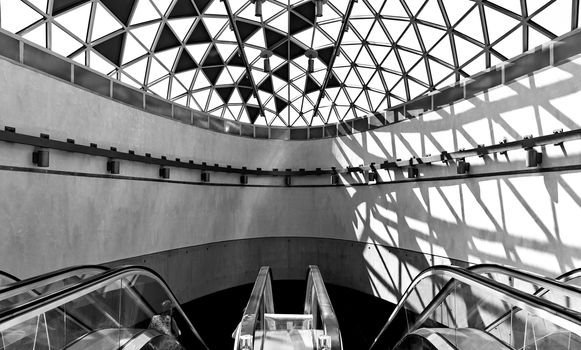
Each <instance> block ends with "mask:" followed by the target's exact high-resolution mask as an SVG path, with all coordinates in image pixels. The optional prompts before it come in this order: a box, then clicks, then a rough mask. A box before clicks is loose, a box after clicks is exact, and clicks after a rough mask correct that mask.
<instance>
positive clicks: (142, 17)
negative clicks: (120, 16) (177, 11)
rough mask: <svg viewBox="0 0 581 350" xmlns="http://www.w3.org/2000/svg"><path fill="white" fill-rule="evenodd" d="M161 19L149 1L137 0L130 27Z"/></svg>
mask: <svg viewBox="0 0 581 350" xmlns="http://www.w3.org/2000/svg"><path fill="white" fill-rule="evenodd" d="M156 19H161V17H160V15H159V13H158V12H157V10H156V9H155V7H154V6H153V5H152V4H151V2H150V1H146V0H139V1H138V2H137V5H136V7H135V10H134V12H133V16H132V17H131V22H130V23H131V25H135V24H140V23H145V22H149V21H153V20H156Z"/></svg>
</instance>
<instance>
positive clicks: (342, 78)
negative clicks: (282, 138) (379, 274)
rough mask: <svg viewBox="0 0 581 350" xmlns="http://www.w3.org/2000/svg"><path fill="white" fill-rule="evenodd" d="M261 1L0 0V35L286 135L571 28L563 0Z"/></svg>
mask: <svg viewBox="0 0 581 350" xmlns="http://www.w3.org/2000/svg"><path fill="white" fill-rule="evenodd" d="M257 1H258V2H260V1H261V0H257ZM262 1H263V3H262V4H261V5H262V9H261V10H262V11H261V12H262V14H261V16H259V17H257V16H256V15H255V14H256V5H255V4H253V3H252V2H251V1H243V0H222V1H221V0H123V1H120V0H97V1H95V0H93V1H91V0H53V1H48V0H0V27H2V28H3V29H5V30H8V31H10V32H13V33H16V34H19V35H22V36H23V37H24V38H26V39H28V40H30V41H32V42H35V43H36V44H38V45H41V46H44V47H47V48H48V49H51V50H53V51H54V52H56V53H58V54H60V55H63V56H67V57H69V58H71V59H73V60H75V61H76V62H79V63H81V64H85V65H87V66H89V67H91V68H93V69H95V70H98V71H100V72H101V73H103V74H107V75H109V76H112V77H114V78H117V79H119V80H121V81H123V82H124V83H126V84H129V85H131V86H134V87H137V88H141V89H143V90H146V91H148V92H150V93H152V94H155V95H158V96H160V97H162V98H166V99H170V100H172V101H175V102H176V103H179V104H182V105H184V106H188V107H190V108H193V109H195V110H200V111H204V112H208V113H210V114H213V115H215V116H219V117H222V118H226V119H231V120H237V121H241V122H247V123H256V124H260V125H276V126H291V127H295V126H306V125H322V124H326V123H336V122H339V121H342V120H347V119H352V118H355V117H360V116H365V115H368V114H370V113H373V112H377V111H382V110H385V109H386V108H389V107H392V106H396V105H398V104H400V103H403V102H406V101H409V100H411V99H413V98H415V97H417V96H420V95H422V94H425V93H427V92H428V91H431V90H437V89H439V88H442V87H444V86H447V85H450V84H452V83H454V82H456V81H459V80H462V79H464V78H467V77H469V76H471V75H473V74H476V73H478V72H480V71H483V70H485V69H486V68H489V67H490V66H493V65H495V64H497V63H500V62H502V61H504V60H507V59H509V58H512V57H514V56H517V55H519V54H520V53H522V52H524V51H527V50H529V49H530V48H533V47H536V46H538V45H540V44H543V43H545V42H547V41H549V40H551V39H553V38H555V37H556V36H559V35H562V34H565V33H567V32H569V31H570V30H572V29H574V28H575V27H576V26H577V22H578V13H573V12H572V8H574V7H573V6H571V1H570V0H547V1H539V0H526V1H516V0H506V1H500V0H488V1H487V0H484V1H481V2H480V1H479V2H474V1H470V0H359V1H353V0H351V1H348V0H329V1H328V2H326V3H324V4H323V11H322V15H321V16H316V4H315V0H294V1H293V0H286V1H279V0H265V1H264V0H262ZM49 7H50V8H49ZM308 50H314V53H315V55H314V56H316V57H315V58H312V60H313V62H312V71H309V60H310V58H308V57H307V55H306V53H307V51H308ZM311 56H312V55H311ZM266 57H268V60H269V66H270V70H266V71H265V68H267V67H265V63H264V60H265V59H267V58H266Z"/></svg>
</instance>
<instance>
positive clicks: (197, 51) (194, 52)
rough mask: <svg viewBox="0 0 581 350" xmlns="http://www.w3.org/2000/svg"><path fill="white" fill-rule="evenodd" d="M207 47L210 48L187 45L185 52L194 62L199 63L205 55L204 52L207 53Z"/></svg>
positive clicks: (203, 45) (199, 45) (200, 45)
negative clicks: (186, 51)
mask: <svg viewBox="0 0 581 350" xmlns="http://www.w3.org/2000/svg"><path fill="white" fill-rule="evenodd" d="M208 47H210V44H196V45H188V46H186V50H188V52H189V53H190V55H191V56H192V57H193V58H194V59H195V60H196V62H200V61H201V60H202V58H203V57H204V55H205V54H206V51H208Z"/></svg>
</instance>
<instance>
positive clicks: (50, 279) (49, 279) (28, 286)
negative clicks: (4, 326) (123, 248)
mask: <svg viewBox="0 0 581 350" xmlns="http://www.w3.org/2000/svg"><path fill="white" fill-rule="evenodd" d="M107 270H108V268H106V267H104V266H100V265H84V266H72V267H67V268H64V269H60V270H57V271H52V272H49V273H46V274H43V275H39V276H35V277H32V278H28V279H25V280H22V281H19V282H17V283H14V284H11V285H10V286H7V287H6V288H0V300H4V299H8V298H11V297H14V296H16V295H19V294H22V293H24V292H27V291H30V292H32V291H34V290H35V289H37V288H39V287H42V286H46V285H48V284H51V283H54V282H58V281H62V280H64V279H66V278H69V277H73V276H77V275H80V274H81V273H82V271H86V272H90V271H96V272H98V273H101V272H104V271H107ZM36 294H37V295H38V293H36Z"/></svg>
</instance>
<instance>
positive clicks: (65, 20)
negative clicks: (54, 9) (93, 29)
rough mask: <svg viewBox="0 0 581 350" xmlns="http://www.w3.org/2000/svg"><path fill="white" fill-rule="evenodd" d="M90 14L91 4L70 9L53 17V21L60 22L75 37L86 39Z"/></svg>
mask: <svg viewBox="0 0 581 350" xmlns="http://www.w3.org/2000/svg"><path fill="white" fill-rule="evenodd" d="M90 15H91V4H90V3H89V4H85V5H83V6H79V7H77V8H75V9H73V10H71V11H68V12H65V13H63V14H62V15H60V16H58V17H56V18H55V21H57V22H58V23H60V24H62V25H63V26H64V27H65V28H67V30H69V31H70V32H71V33H73V35H75V36H76V37H77V38H79V39H81V40H83V41H86V40H87V31H88V30H89V17H90Z"/></svg>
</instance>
